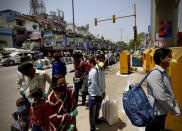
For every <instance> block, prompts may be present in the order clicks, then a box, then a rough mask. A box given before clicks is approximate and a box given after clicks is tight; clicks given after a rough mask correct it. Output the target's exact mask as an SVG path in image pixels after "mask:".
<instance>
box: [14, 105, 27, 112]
mask: <svg viewBox="0 0 182 131" xmlns="http://www.w3.org/2000/svg"><path fill="white" fill-rule="evenodd" d="M26 108H27V107H26V106H25V105H22V106H19V107H16V109H17V111H18V112H23V111H24V110H25V109H26Z"/></svg>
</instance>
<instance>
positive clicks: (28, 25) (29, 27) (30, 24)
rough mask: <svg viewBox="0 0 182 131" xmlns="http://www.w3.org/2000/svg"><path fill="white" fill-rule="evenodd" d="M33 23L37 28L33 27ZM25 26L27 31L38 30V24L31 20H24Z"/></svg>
mask: <svg viewBox="0 0 182 131" xmlns="http://www.w3.org/2000/svg"><path fill="white" fill-rule="evenodd" d="M33 25H37V29H34V28H33ZM25 28H26V30H27V31H32V32H33V31H39V24H38V23H35V22H32V21H25Z"/></svg>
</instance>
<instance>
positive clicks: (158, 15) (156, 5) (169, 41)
mask: <svg viewBox="0 0 182 131" xmlns="http://www.w3.org/2000/svg"><path fill="white" fill-rule="evenodd" d="M166 21H172V37H167V38H165V41H164V45H163V46H176V44H177V31H178V6H177V0H151V41H152V43H153V42H154V41H155V35H156V33H157V32H158V30H159V22H166Z"/></svg>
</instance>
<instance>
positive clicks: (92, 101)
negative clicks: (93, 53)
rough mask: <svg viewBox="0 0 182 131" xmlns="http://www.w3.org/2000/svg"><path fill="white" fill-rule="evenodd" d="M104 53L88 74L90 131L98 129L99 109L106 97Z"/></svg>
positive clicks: (99, 120)
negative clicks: (96, 124) (96, 126)
mask: <svg viewBox="0 0 182 131" xmlns="http://www.w3.org/2000/svg"><path fill="white" fill-rule="evenodd" d="M104 62H105V56H104V54H100V55H98V56H97V64H96V66H95V68H92V69H91V71H90V72H89V76H88V95H89V97H88V105H89V122H90V131H96V128H95V123H100V122H101V121H102V120H101V119H99V110H100V109H101V104H102V100H103V99H104V97H105V88H106V84H105V74H104Z"/></svg>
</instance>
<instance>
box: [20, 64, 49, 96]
mask: <svg viewBox="0 0 182 131" xmlns="http://www.w3.org/2000/svg"><path fill="white" fill-rule="evenodd" d="M18 71H19V72H21V73H22V74H23V75H22V77H21V78H18V79H17V89H18V90H19V92H20V94H21V95H22V96H25V97H28V96H29V91H30V90H31V89H33V88H41V89H42V91H43V93H44V94H43V96H44V97H46V96H47V95H48V93H50V91H48V92H46V91H45V86H46V81H47V82H48V83H49V84H50V85H51V77H50V75H49V74H47V73H46V72H45V71H41V70H37V69H35V68H33V65H32V64H31V63H30V62H23V63H21V64H20V65H19V66H18ZM22 82H25V87H26V88H23V87H22ZM50 89H51V88H49V90H50Z"/></svg>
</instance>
